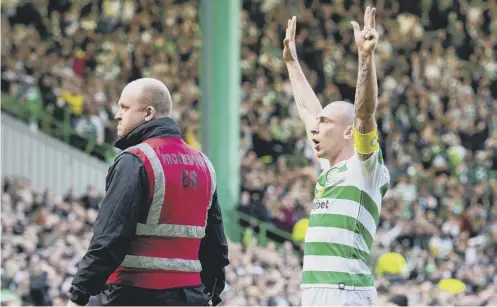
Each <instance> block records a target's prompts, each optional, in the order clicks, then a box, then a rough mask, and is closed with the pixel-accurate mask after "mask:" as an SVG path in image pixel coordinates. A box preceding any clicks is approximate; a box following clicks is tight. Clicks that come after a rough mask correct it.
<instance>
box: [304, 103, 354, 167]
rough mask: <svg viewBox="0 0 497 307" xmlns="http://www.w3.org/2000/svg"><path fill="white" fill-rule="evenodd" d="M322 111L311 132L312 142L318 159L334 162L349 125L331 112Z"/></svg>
mask: <svg viewBox="0 0 497 307" xmlns="http://www.w3.org/2000/svg"><path fill="white" fill-rule="evenodd" d="M327 111H328V110H326V109H325V110H323V111H322V112H321V113H320V114H319V116H318V117H317V120H316V124H315V127H314V128H313V129H312V130H311V133H312V142H313V146H314V149H315V150H316V154H317V156H318V158H323V159H328V160H334V159H335V157H336V156H337V155H338V154H339V153H340V151H341V150H342V148H343V147H344V145H345V142H346V140H345V138H346V136H347V129H350V126H349V125H346V123H344V120H343V119H342V118H341V117H340V116H339V115H338V114H337V113H333V112H327Z"/></svg>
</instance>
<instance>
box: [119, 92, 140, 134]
mask: <svg viewBox="0 0 497 307" xmlns="http://www.w3.org/2000/svg"><path fill="white" fill-rule="evenodd" d="M137 96H138V95H136V94H133V93H128V92H126V89H125V90H123V93H122V94H121V98H120V99H119V102H118V105H119V110H118V112H117V114H116V117H115V119H116V121H117V136H118V137H120V138H121V137H123V136H126V135H128V133H130V132H131V131H132V130H133V129H135V128H136V127H138V126H140V125H141V124H143V123H144V122H146V117H147V108H146V107H144V106H143V105H142V104H141V103H140V102H139V101H138V97H137Z"/></svg>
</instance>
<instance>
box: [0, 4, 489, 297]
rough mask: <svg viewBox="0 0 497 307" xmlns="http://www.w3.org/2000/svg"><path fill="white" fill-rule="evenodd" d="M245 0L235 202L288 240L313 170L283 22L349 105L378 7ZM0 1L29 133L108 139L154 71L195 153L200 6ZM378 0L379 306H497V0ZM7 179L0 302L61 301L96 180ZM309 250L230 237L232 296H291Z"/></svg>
mask: <svg viewBox="0 0 497 307" xmlns="http://www.w3.org/2000/svg"><path fill="white" fill-rule="evenodd" d="M242 2H243V12H242V16H241V17H242V20H241V33H242V36H241V37H242V40H241V44H242V49H241V51H242V52H241V53H242V54H241V65H242V84H241V88H242V104H241V135H240V137H241V143H240V144H241V146H240V164H241V168H242V169H241V174H242V186H241V191H242V193H241V199H240V204H239V206H238V210H239V211H240V212H242V213H245V214H247V215H249V216H253V217H256V218H257V219H259V220H261V221H263V222H265V223H269V224H271V225H274V227H276V228H278V229H280V230H283V231H287V232H292V231H293V228H294V225H295V224H296V223H297V222H298V221H302V220H303V219H304V220H305V219H306V217H308V215H309V212H310V209H311V203H312V197H313V195H312V193H313V188H314V185H315V182H316V178H317V175H318V173H319V166H318V164H317V163H316V161H313V158H312V150H311V148H310V146H309V144H308V143H307V141H306V139H305V131H304V126H303V124H302V122H301V121H300V120H299V118H298V115H297V110H296V108H295V106H294V102H293V96H292V91H291V87H290V84H289V81H288V76H287V73H286V67H285V63H284V61H283V60H282V57H281V52H282V41H283V37H284V33H285V31H284V30H285V28H286V22H287V19H288V18H289V17H290V16H292V15H297V16H298V29H297V36H296V42H297V51H298V54H299V58H300V61H301V63H302V65H303V67H304V71H305V74H306V76H307V77H308V79H309V81H310V83H311V85H312V87H313V88H314V89H315V90H316V92H317V93H318V97H319V99H320V101H321V102H322V103H323V105H325V104H327V103H329V102H332V101H335V100H340V99H341V100H347V101H351V102H352V101H353V99H354V92H355V90H354V88H355V83H356V76H357V55H356V52H355V47H354V46H355V45H354V43H353V35H352V34H353V32H352V29H351V27H350V21H351V20H358V21H362V15H363V11H362V9H363V8H364V7H365V6H366V5H367V4H369V2H367V1H362V0H336V1H326V0H305V1H304V0H281V1H278V0H252V1H248V0H243V1H242ZM1 5H2V16H1V27H2V30H1V31H2V44H1V57H2V58H1V82H2V83H1V90H2V99H5V98H4V97H7V96H8V97H15V99H16V103H20V104H23V105H25V106H27V107H28V108H29V110H31V111H30V112H32V116H31V118H29V124H30V125H31V126H32V128H33V129H38V128H39V127H40V126H41V125H42V123H41V122H40V121H38V120H37V118H38V117H37V116H36V114H38V113H40V112H46V113H49V114H51V115H52V116H53V117H54V118H56V119H59V120H64V119H67V117H66V116H69V122H70V124H71V126H72V127H73V129H74V130H75V131H76V132H77V136H78V139H71V143H72V144H73V145H75V146H80V145H78V144H80V143H81V142H86V141H87V139H92V140H93V141H94V142H96V143H97V144H98V145H102V146H103V145H104V144H105V143H111V142H112V141H113V140H114V138H115V125H114V124H113V117H114V114H115V112H116V108H117V103H116V102H117V101H118V98H119V94H120V91H121V89H122V88H123V87H124V85H125V84H126V83H128V82H129V81H131V80H134V79H136V78H140V77H154V78H158V79H160V80H161V81H163V82H164V83H165V84H166V85H167V86H168V87H169V89H170V91H171V93H172V97H173V101H174V104H175V111H174V114H173V118H174V119H175V120H177V121H178V122H179V124H180V126H181V128H182V132H183V135H184V138H185V140H186V141H187V142H188V143H189V144H190V145H192V146H195V147H197V148H201V145H200V143H199V131H198V130H199V117H200V114H199V96H200V89H199V85H198V75H199V71H198V58H199V52H200V49H199V48H200V44H201V41H200V27H199V24H198V16H197V13H198V12H197V8H198V1H195V0H183V1H181V0H160V1H159V0H114V1H110V0H98V1H90V0H78V1H69V0H36V1H23V0H17V1H16V0H10V1H7V0H4V1H2V3H1ZM375 6H376V8H377V13H376V15H377V17H376V19H377V29H378V31H379V33H380V43H379V46H378V48H377V51H376V61H377V74H378V80H379V94H380V95H379V105H378V110H377V118H378V127H379V131H380V135H381V145H382V150H383V153H384V158H385V161H386V164H387V166H388V168H389V170H390V174H391V185H390V188H389V191H388V192H387V194H386V196H385V198H384V201H383V205H382V206H383V207H382V211H381V219H380V226H379V228H378V234H377V237H376V240H375V247H374V252H373V255H372V259H371V267H372V268H373V270H374V271H375V272H376V274H377V278H376V282H377V287H378V291H379V296H380V303H381V304H386V303H387V302H391V303H394V304H397V305H404V304H406V301H408V303H409V305H416V304H417V305H446V304H452V305H454V304H456V305H497V297H496V296H497V295H496V294H495V293H497V267H496V265H495V263H496V262H495V255H496V254H497V205H496V204H497V112H496V111H495V110H497V62H496V51H497V4H496V1H495V0H489V1H467V0H440V1H434V0H422V1H390V0H377V1H375ZM94 154H95V155H96V156H97V157H99V158H101V159H104V158H105V157H103V156H102V155H100V154H98V153H94ZM2 181H3V182H2V187H3V190H2V217H1V219H2V233H1V234H2V243H1V248H2V268H1V280H2V301H5V302H7V301H8V302H10V303H14V304H20V303H23V304H34V305H51V304H53V305H62V304H65V302H66V299H67V290H68V288H69V284H70V281H71V276H72V275H71V274H74V273H75V270H76V265H77V262H78V261H79V260H80V259H81V256H82V253H84V251H85V250H86V247H87V244H88V240H89V237H90V235H91V225H92V222H93V221H94V219H95V217H96V214H97V210H98V204H99V199H100V198H101V197H102V195H101V193H102V191H101V190H103V187H89V188H88V191H87V193H86V194H85V195H84V196H82V197H81V195H73V193H71V192H70V191H69V192H68V194H67V195H52V194H51V193H50V191H33V190H32V189H31V188H30V184H29V178H27V179H16V178H3V180H2ZM242 224H243V226H247V224H245V223H242ZM257 231H260V229H259V227H257V228H255V229H250V227H248V228H247V232H246V233H245V234H247V233H250V232H257ZM277 241H280V242H281V241H283V240H281V239H280V240H277ZM299 252H300V250H299V248H298V242H296V243H294V244H291V243H290V242H285V243H284V244H275V243H273V242H271V243H269V244H267V245H265V246H261V245H258V244H257V239H256V236H252V237H250V236H246V235H244V240H242V243H231V242H230V258H231V265H230V267H229V270H228V273H227V274H228V275H227V276H228V281H227V282H228V285H227V290H226V293H225V296H224V299H225V302H224V303H225V304H229V305H271V306H276V305H278V306H286V305H291V306H295V305H299V304H300V290H299V289H298V284H299V282H300V274H301V263H300V261H301V258H300V256H299ZM388 252H394V253H398V254H400V255H402V257H403V261H404V262H405V265H403V268H402V270H398V271H395V270H389V269H388V268H384V267H381V266H379V265H377V264H378V263H379V261H378V262H377V260H378V259H380V258H381V256H382V255H385V253H388ZM282 256H283V257H282ZM492 259H494V260H492ZM444 279H445V280H447V279H450V280H452V281H454V282H455V281H457V282H459V283H463V284H464V287H460V289H452V290H451V289H447V287H443V286H441V285H439V281H441V280H444ZM454 287H456V286H454ZM456 288H457V287H456ZM2 304H4V302H2Z"/></svg>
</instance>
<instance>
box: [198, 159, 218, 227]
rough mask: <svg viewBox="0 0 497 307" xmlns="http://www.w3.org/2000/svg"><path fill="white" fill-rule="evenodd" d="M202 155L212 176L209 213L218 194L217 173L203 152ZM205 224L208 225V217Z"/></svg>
mask: <svg viewBox="0 0 497 307" xmlns="http://www.w3.org/2000/svg"><path fill="white" fill-rule="evenodd" d="M200 154H202V157H204V161H205V164H207V167H208V168H209V173H210V174H211V180H212V181H211V199H210V200H209V206H208V207H207V211H209V209H210V208H211V206H212V200H213V198H214V192H216V171H215V169H214V165H212V163H211V161H210V160H209V159H208V158H207V156H206V155H204V154H203V153H202V152H201V153H200ZM207 216H209V215H207ZM205 224H206V225H207V217H206V220H205Z"/></svg>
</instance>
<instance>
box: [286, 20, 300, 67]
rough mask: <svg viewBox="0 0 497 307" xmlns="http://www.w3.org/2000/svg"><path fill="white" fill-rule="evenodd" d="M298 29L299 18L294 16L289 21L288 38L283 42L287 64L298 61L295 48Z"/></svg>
mask: <svg viewBox="0 0 497 307" xmlns="http://www.w3.org/2000/svg"><path fill="white" fill-rule="evenodd" d="M296 29H297V17H295V16H293V17H292V19H288V27H287V28H286V36H285V40H284V41H283V45H284V48H283V59H284V60H285V62H286V63H291V62H295V61H297V47H295V31H296Z"/></svg>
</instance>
